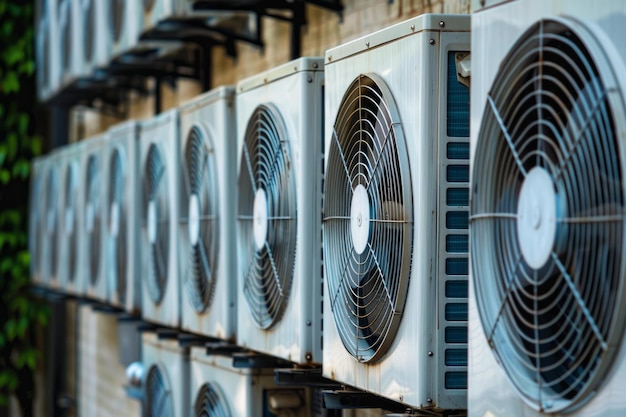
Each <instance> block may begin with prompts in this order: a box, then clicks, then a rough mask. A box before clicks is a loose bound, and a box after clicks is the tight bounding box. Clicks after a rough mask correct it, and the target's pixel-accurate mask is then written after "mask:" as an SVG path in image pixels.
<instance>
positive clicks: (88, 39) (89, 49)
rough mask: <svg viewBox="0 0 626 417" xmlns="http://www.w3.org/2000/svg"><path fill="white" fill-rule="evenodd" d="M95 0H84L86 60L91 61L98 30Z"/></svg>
mask: <svg viewBox="0 0 626 417" xmlns="http://www.w3.org/2000/svg"><path fill="white" fill-rule="evenodd" d="M94 1H95V0H83V3H84V4H83V11H84V13H85V14H84V16H85V17H86V18H85V19H83V22H82V23H83V33H84V34H85V39H84V42H83V47H84V53H85V60H86V61H91V60H92V59H93V52H94V42H95V38H96V37H95V32H96V22H95V20H96V16H95V12H94Z"/></svg>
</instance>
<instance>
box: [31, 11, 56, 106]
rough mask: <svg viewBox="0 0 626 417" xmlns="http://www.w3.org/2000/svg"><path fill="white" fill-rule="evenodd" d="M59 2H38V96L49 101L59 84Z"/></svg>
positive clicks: (36, 20)
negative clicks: (57, 3) (57, 5)
mask: <svg viewBox="0 0 626 417" xmlns="http://www.w3.org/2000/svg"><path fill="white" fill-rule="evenodd" d="M56 1H57V0H54V1H53V0H37V2H36V4H35V7H36V11H35V13H36V17H35V28H36V33H35V63H36V65H37V96H38V98H39V100H41V101H45V100H47V99H49V98H50V97H51V96H52V95H53V94H54V92H55V91H56V89H57V88H58V84H59V81H60V79H59V77H60V74H59V70H60V67H59V57H60V50H59V49H60V48H59V46H60V45H59V33H58V21H57V7H56Z"/></svg>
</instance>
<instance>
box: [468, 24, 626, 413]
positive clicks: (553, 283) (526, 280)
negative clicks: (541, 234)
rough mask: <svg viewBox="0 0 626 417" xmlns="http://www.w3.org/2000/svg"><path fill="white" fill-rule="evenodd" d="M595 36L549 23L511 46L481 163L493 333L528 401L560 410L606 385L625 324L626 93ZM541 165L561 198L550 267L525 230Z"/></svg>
mask: <svg viewBox="0 0 626 417" xmlns="http://www.w3.org/2000/svg"><path fill="white" fill-rule="evenodd" d="M585 34H586V32H585V31H583V30H578V31H575V30H573V29H572V28H571V27H570V26H569V24H567V23H566V22H565V21H561V20H554V19H549V20H542V21H539V22H538V23H536V24H535V25H533V26H532V27H531V28H530V29H529V30H528V31H527V32H526V33H525V35H524V36H523V37H522V38H521V39H520V40H519V41H518V42H517V44H516V45H514V46H513V47H512V48H511V52H510V54H509V56H508V57H507V58H506V59H505V60H504V61H502V62H503V63H504V64H503V67H502V68H501V69H500V70H499V71H498V76H497V78H496V81H495V82H494V84H493V86H492V89H491V91H490V92H489V95H488V97H487V103H486V107H485V112H484V116H483V120H482V123H481V129H480V134H479V140H478V143H477V149H476V159H475V161H474V162H473V170H474V172H473V197H472V201H473V204H472V207H471V233H470V235H471V247H472V253H471V256H472V270H473V280H474V285H475V288H476V293H477V304H478V309H479V313H480V318H481V321H482V324H483V329H484V332H485V335H486V337H487V339H488V341H489V344H490V346H491V347H492V348H493V349H494V350H495V352H496V354H497V355H498V356H499V358H500V359H501V361H500V362H501V364H502V366H503V367H504V369H505V371H506V373H507V374H508V376H509V378H510V379H511V381H512V382H513V383H514V385H515V386H516V388H517V389H518V390H519V392H520V393H521V394H522V396H523V397H524V398H525V399H526V401H527V402H528V403H529V404H531V405H532V406H534V407H535V408H536V409H539V410H543V411H550V412H557V411H560V410H564V409H571V408H573V407H576V406H578V405H580V403H581V402H582V401H584V399H585V398H587V396H588V395H590V394H592V393H594V392H597V390H598V384H599V383H600V382H601V379H602V377H603V376H604V374H606V371H607V370H608V367H609V366H610V363H611V361H612V359H613V357H614V356H615V351H616V350H619V348H617V349H616V346H618V345H619V341H620V340H621V339H622V332H623V324H624V306H625V303H624V282H623V281H624V279H623V272H624V271H623V269H622V263H623V261H624V253H623V248H622V245H623V239H624V237H623V228H624V225H623V219H624V207H623V206H624V196H623V188H622V187H623V177H622V166H621V161H620V158H619V156H620V154H621V152H620V146H619V144H618V141H619V131H618V130H616V126H615V120H614V119H613V116H612V115H613V114H614V112H615V111H619V112H620V113H621V114H623V112H624V109H623V108H622V107H620V106H621V104H620V103H621V97H620V95H621V92H619V91H617V90H615V89H613V90H608V89H607V88H606V86H605V85H606V84H605V83H604V82H605V81H609V82H611V83H612V85H614V79H612V77H613V75H612V74H611V73H610V71H604V72H603V73H602V74H600V71H599V69H598V68H607V66H608V63H607V62H606V61H604V62H602V60H604V59H605V58H604V57H603V56H599V54H596V55H592V54H591V53H590V50H595V51H600V50H602V49H601V48H600V46H599V45H597V44H595V43H592V41H591V40H590V39H591V37H590V36H586V37H585V38H582V37H581V36H585ZM587 45H591V46H593V47H594V48H593V49H592V48H589V49H588V47H587ZM596 48H597V49H596ZM594 59H595V60H597V61H595V60H594ZM596 64H598V65H596ZM600 64H602V65H600ZM620 129H623V126H620ZM621 131H622V132H623V130H621ZM532 170H542V172H545V173H546V174H547V175H548V176H549V178H550V180H551V184H550V188H551V190H550V192H551V193H553V194H554V195H555V200H556V204H555V206H556V210H555V213H554V214H555V215H556V218H555V223H556V228H555V232H554V242H553V244H552V246H551V247H550V248H548V249H547V251H546V256H545V258H546V260H545V262H544V264H543V265H541V266H531V265H529V261H528V259H530V258H528V259H527V256H526V255H525V254H524V252H523V248H524V245H526V244H527V243H526V242H525V241H524V239H523V238H522V237H521V236H520V233H521V232H520V231H519V230H520V229H519V228H520V224H522V221H523V219H522V217H521V216H523V215H524V216H525V215H532V214H533V213H532V210H531V212H530V213H526V212H524V211H518V210H519V209H518V207H519V203H520V200H521V197H520V194H521V190H522V185H523V184H524V181H525V180H526V179H527V178H528V177H529V176H530V173H531V171H532ZM536 226H537V227H540V225H539V224H536ZM531 263H532V262H531Z"/></svg>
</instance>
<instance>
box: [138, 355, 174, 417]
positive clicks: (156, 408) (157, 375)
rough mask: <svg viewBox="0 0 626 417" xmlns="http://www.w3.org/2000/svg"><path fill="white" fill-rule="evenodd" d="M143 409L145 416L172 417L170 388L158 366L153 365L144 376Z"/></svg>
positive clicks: (172, 406)
mask: <svg viewBox="0 0 626 417" xmlns="http://www.w3.org/2000/svg"><path fill="white" fill-rule="evenodd" d="M145 390H146V396H145V397H144V398H145V399H144V401H145V402H144V410H145V413H146V417H174V404H173V401H172V393H171V388H170V387H169V385H168V384H167V381H166V379H165V376H164V375H163V373H162V372H161V370H160V369H159V367H158V366H156V365H153V366H152V367H151V368H150V371H148V377H147V378H146V388H145Z"/></svg>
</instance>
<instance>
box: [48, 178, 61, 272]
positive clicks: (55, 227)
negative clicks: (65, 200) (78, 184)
mask: <svg viewBox="0 0 626 417" xmlns="http://www.w3.org/2000/svg"><path fill="white" fill-rule="evenodd" d="M47 186H48V188H47V190H46V219H45V222H46V239H47V245H48V247H49V248H50V249H49V251H48V259H47V260H46V265H47V267H48V271H47V272H48V273H49V274H50V276H51V277H56V276H57V259H58V258H57V256H58V246H59V218H58V217H59V216H58V214H59V213H58V210H59V204H58V195H59V192H58V191H59V173H58V170H57V168H56V167H51V168H50V170H49V171H48V184H47Z"/></svg>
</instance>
